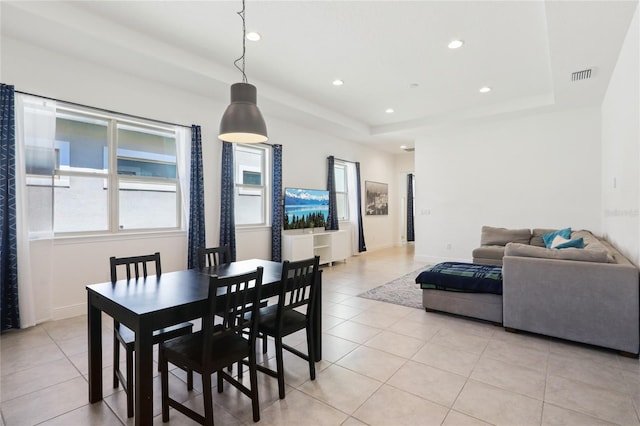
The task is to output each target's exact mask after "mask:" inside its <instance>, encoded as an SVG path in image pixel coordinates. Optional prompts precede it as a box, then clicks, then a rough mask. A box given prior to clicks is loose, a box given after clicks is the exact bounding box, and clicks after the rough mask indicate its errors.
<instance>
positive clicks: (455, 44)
mask: <svg viewBox="0 0 640 426" xmlns="http://www.w3.org/2000/svg"><path fill="white" fill-rule="evenodd" d="M463 44H464V41H462V40H451V42H450V43H449V44H448V45H447V47H449V49H458V48H460V47H462V45H463Z"/></svg>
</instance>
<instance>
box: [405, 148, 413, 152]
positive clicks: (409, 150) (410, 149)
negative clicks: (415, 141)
mask: <svg viewBox="0 0 640 426" xmlns="http://www.w3.org/2000/svg"><path fill="white" fill-rule="evenodd" d="M402 149H404V150H405V151H407V152H413V151H415V150H416V149H415V148H402Z"/></svg>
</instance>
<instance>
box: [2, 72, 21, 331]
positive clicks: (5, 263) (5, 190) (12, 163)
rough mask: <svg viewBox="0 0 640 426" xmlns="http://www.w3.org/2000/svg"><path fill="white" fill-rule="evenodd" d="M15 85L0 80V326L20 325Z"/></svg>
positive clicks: (17, 326)
mask: <svg viewBox="0 0 640 426" xmlns="http://www.w3.org/2000/svg"><path fill="white" fill-rule="evenodd" d="M14 95H15V91H14V87H13V86H9V85H6V84H0V145H1V146H0V247H1V249H0V299H1V302H2V310H1V311H0V315H1V317H2V319H1V323H2V330H3V331H4V330H8V329H10V328H20V312H19V308H18V237H17V227H16V157H15V154H16V132H15V107H14Z"/></svg>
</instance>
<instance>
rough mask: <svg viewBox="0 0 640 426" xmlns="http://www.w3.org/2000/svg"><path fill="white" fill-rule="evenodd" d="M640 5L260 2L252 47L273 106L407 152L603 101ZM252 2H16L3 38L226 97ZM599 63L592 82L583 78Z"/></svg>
mask: <svg viewBox="0 0 640 426" xmlns="http://www.w3.org/2000/svg"><path fill="white" fill-rule="evenodd" d="M637 3H638V2H637V0H628V1H619V2H617V1H609V0H604V1H584V2H583V1H560V0H555V1H543V0H532V1H452V0H449V1H440V2H438V1H340V0H334V1H311V0H310V1H259V0H255V1H248V2H247V5H246V20H247V31H257V32H259V33H260V34H261V35H262V40H260V41H259V42H250V41H247V42H246V47H247V53H246V72H247V76H248V78H249V82H250V83H253V84H255V85H256V86H257V88H258V105H259V106H260V108H261V110H262V111H263V114H265V115H267V116H277V117H281V118H283V119H286V120H291V121H295V122H298V123H300V124H302V125H305V126H309V127H312V128H318V129H322V130H323V131H325V132H330V133H332V134H336V135H340V136H343V137H345V138H347V139H351V140H355V141H359V142H363V143H369V144H374V145H376V146H378V147H379V148H382V149H387V150H390V151H391V152H399V146H400V145H401V144H404V145H408V146H413V143H414V140H415V139H416V138H417V137H418V136H419V135H420V134H421V132H424V130H425V129H428V128H430V127H433V126H441V125H451V124H454V125H455V124H456V123H462V122H466V121H469V120H478V119H483V120H486V119H490V118H491V117H498V116H504V114H510V115H514V114H523V113H531V112H532V111H538V110H539V111H545V110H553V109H558V108H569V107H574V106H583V105H584V106H589V105H599V104H600V103H601V101H602V97H603V95H604V93H605V91H606V88H607V85H608V81H609V78H610V75H611V72H612V70H613V68H614V66H615V62H616V60H617V57H618V53H619V51H620V48H621V46H622V42H623V40H624V37H625V36H626V33H627V30H628V28H629V24H630V22H631V19H632V17H633V14H634V11H635V8H636V7H637ZM241 7H242V6H241V1H239V0H238V1H69V2H59V1H46V2H37V1H35V2H31V1H30V2H22V1H21V2H11V1H6V0H5V1H2V2H0V8H1V9H0V13H1V19H2V21H1V23H2V26H1V32H2V36H3V37H12V38H15V39H19V40H23V41H26V42H29V43H33V44H37V45H40V46H43V47H46V48H48V49H52V50H55V51H59V52H61V53H64V54H70V55H74V56H79V57H82V58H84V59H85V60H88V61H91V62H94V63H97V64H100V65H104V66H107V67H111V68H115V69H118V70H123V71H126V72H129V73H132V74H135V75H138V76H141V77H144V78H145V79H151V80H155V81H157V82H159V83H162V84H169V85H173V86H175V87H178V88H181V89H184V90H187V91H190V92H194V93H197V94H201V95H204V96H211V97H214V98H217V99H220V100H221V101H222V102H226V100H227V99H228V96H229V85H230V84H231V83H234V82H238V81H240V79H241V74H240V72H239V71H238V70H237V69H235V68H234V67H233V61H234V60H235V59H236V58H238V57H239V56H240V54H241V52H242V26H241V20H240V18H239V17H238V16H237V15H236V12H237V11H238V10H240V9H241ZM453 39H462V40H464V45H463V46H462V47H461V48H459V49H456V50H451V49H448V48H447V44H448V43H449V42H450V41H451V40H453ZM586 68H592V69H593V74H592V78H590V79H588V80H582V81H577V82H572V81H571V73H572V72H574V71H579V70H583V69H586ZM337 78H339V79H342V80H344V85H342V86H340V87H336V86H333V85H332V81H333V80H334V79H337ZM482 86H489V87H491V88H492V91H491V92H490V93H486V94H481V93H479V91H478V90H479V88H480V87H482ZM387 108H393V110H394V113H392V114H389V113H386V112H385V110H386V109H387ZM267 124H268V123H267Z"/></svg>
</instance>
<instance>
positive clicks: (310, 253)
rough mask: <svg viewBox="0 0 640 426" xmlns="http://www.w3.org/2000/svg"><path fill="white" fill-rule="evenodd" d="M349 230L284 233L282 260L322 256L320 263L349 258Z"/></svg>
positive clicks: (330, 262)
mask: <svg viewBox="0 0 640 426" xmlns="http://www.w3.org/2000/svg"><path fill="white" fill-rule="evenodd" d="M348 242H349V241H348V239H347V231H319V232H312V233H311V232H309V233H299V234H298V233H296V234H286V233H283V234H282V260H290V261H296V260H302V259H308V258H310V257H314V256H320V264H326V263H328V264H329V265H331V264H332V263H333V262H336V261H339V260H344V261H346V260H347V257H348V256H349V254H348V253H349V246H348Z"/></svg>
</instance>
